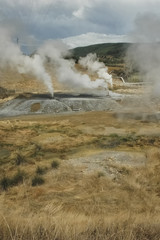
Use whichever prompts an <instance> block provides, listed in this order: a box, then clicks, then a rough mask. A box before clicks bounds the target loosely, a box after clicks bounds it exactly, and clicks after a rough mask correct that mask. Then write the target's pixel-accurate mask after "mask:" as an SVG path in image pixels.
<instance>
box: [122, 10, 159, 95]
mask: <svg viewBox="0 0 160 240" xmlns="http://www.w3.org/2000/svg"><path fill="white" fill-rule="evenodd" d="M132 38H133V41H134V42H137V43H135V44H132V46H131V47H130V48H129V50H128V56H127V59H128V61H130V63H131V64H130V65H131V66H133V67H135V66H136V68H138V70H139V71H140V72H141V74H142V75H143V78H144V81H147V82H149V83H150V84H151V86H152V87H151V90H152V94H153V95H154V96H156V97H157V96H160V17H159V16H157V15H155V14H154V15H152V14H150V13H147V14H144V15H140V16H139V17H138V18H137V19H136V21H135V29H134V31H133V33H132Z"/></svg>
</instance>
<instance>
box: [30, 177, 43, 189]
mask: <svg viewBox="0 0 160 240" xmlns="http://www.w3.org/2000/svg"><path fill="white" fill-rule="evenodd" d="M44 182H45V181H44V179H43V178H42V177H41V176H39V175H36V176H35V177H34V178H33V179H32V186H33V187H35V186H38V185H42V184H43V183H44Z"/></svg>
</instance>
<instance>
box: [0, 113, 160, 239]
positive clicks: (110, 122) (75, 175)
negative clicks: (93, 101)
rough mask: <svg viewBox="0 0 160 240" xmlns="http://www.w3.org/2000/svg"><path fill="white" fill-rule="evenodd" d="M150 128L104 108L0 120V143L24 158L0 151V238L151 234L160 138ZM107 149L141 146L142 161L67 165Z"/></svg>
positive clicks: (159, 210) (158, 195) (159, 199)
mask: <svg viewBox="0 0 160 240" xmlns="http://www.w3.org/2000/svg"><path fill="white" fill-rule="evenodd" d="M22 119H23V118H22ZM11 124H12V128H11V127H10V125H11ZM35 126H36V127H35ZM155 127H156V128H158V127H159V126H158V124H157V123H152V122H150V123H147V122H142V121H139V120H131V121H125V120H123V121H120V120H118V121H117V119H116V118H115V117H114V115H113V114H112V113H107V112H99V113H98V119H97V113H96V112H90V113H83V114H75V115H72V116H68V115H67V116H49V117H48V116H45V117H44V116H43V117H38V116H36V117H35V118H34V119H31V118H29V117H28V119H27V117H26V116H25V119H23V120H21V121H19V122H17V121H14V119H12V120H11V122H10V123H6V121H5V120H3V121H0V131H1V141H2V142H3V149H5V151H6V152H7V151H8V152H9V153H15V152H16V153H18V154H20V155H21V157H22V156H23V157H24V159H25V164H23V157H22V159H21V158H20V160H19V162H20V163H19V162H18V163H17V164H13V159H16V158H15V155H13V154H8V155H5V154H4V159H3V164H2V165H0V174H1V176H2V177H1V180H0V192H1V194H0V209H1V218H0V226H1V227H0V239H4V240H8V239H11V240H13V239H23V240H28V239H35V240H39V239H41V240H44V239H48V240H50V239H57V240H63V239H65V240H69V239H75V240H76V239H77V240H95V239H97V240H122V239H127V240H142V239H145V240H159V239H160V230H159V229H160V221H159V219H160V207H159V206H160V186H159V176H160V151H159V144H160V138H159V135H158V134H156V135H154V134H151V131H150V134H148V129H151V130H152V129H154V128H155ZM15 129H16V131H15ZM121 129H122V130H123V131H122V134H121V132H120V130H121ZM139 129H141V131H142V130H144V134H143V135H139V134H137V133H138V132H139ZM60 130H61V131H60ZM77 133H79V134H77ZM75 136H76V137H75ZM37 146H38V147H37ZM64 150H65V151H64ZM107 151H117V152H118V151H125V152H128V151H130V152H133V154H134V152H137V151H138V152H143V153H144V154H145V156H146V162H145V164H143V165H140V166H130V165H125V163H124V165H123V164H120V163H119V162H118V161H117V162H116V161H114V158H110V159H107V158H106V159H105V161H104V163H105V165H104V169H103V170H98V169H97V168H96V167H95V168H94V169H95V171H93V172H92V171H90V169H89V167H88V169H87V167H85V166H84V165H83V164H82V165H77V166H74V167H73V166H72V164H69V159H71V158H73V159H79V158H81V157H82V156H83V157H84V158H85V159H86V162H87V161H88V160H87V158H88V156H94V154H99V153H100V154H101V152H103V153H104V152H107ZM39 153H41V154H39ZM53 159H54V160H53ZM96 160H97V159H96ZM14 161H15V160H14ZM53 162H54V164H53ZM77 162H78V161H77ZM137 162H138V159H137ZM52 164H53V166H52ZM59 164H60V165H59ZM90 164H92V162H91V163H90ZM59 166H60V167H59ZM99 166H101V162H99ZM56 168H58V171H55V170H54V169H56ZM43 174H45V175H43ZM22 183H24V184H22Z"/></svg>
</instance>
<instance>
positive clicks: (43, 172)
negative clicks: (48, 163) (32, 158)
mask: <svg viewBox="0 0 160 240" xmlns="http://www.w3.org/2000/svg"><path fill="white" fill-rule="evenodd" d="M46 170H47V169H46V168H44V167H40V166H38V167H37V169H36V174H38V175H43V174H45V173H46Z"/></svg>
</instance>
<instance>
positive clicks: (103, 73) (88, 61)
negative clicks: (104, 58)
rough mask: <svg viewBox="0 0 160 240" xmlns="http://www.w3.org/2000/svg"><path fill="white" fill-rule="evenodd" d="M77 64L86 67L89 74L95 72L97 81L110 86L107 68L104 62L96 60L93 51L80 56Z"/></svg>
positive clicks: (110, 77) (110, 80)
mask: <svg viewBox="0 0 160 240" xmlns="http://www.w3.org/2000/svg"><path fill="white" fill-rule="evenodd" d="M79 64H80V65H81V66H82V67H84V68H86V69H87V70H88V71H89V72H90V73H91V74H97V75H98V77H99V78H100V79H99V81H102V82H104V84H106V83H107V84H110V86H111V87H112V76H111V75H110V74H108V72H107V70H108V69H107V68H106V66H105V65H104V63H103V62H99V61H98V59H97V55H96V54H95V53H94V54H93V53H89V54H88V55H87V56H86V57H83V58H80V60H79ZM96 81H98V80H96Z"/></svg>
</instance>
